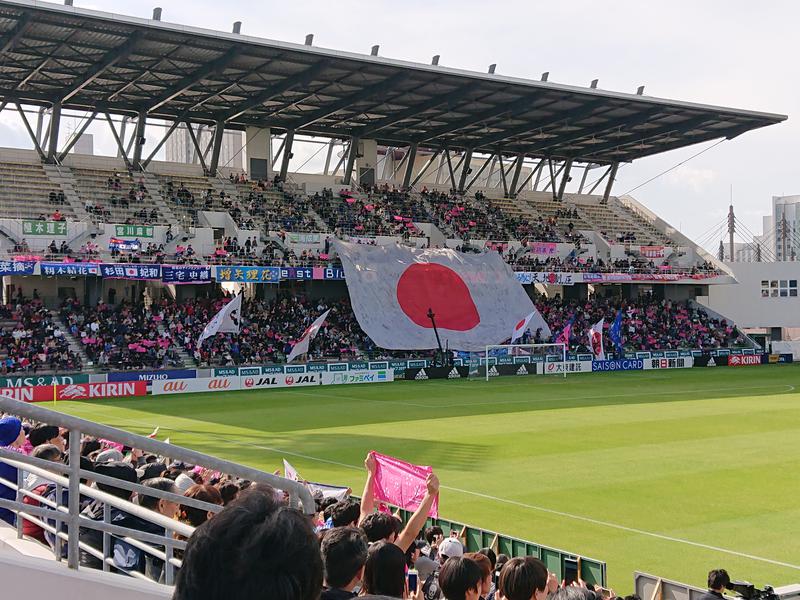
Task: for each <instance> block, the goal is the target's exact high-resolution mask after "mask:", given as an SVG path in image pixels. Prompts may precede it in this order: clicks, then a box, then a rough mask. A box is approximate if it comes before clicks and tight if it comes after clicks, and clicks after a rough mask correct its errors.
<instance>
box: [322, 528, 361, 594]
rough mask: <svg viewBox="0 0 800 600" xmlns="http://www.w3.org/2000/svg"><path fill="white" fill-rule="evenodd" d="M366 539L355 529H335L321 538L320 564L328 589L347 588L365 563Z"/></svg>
mask: <svg viewBox="0 0 800 600" xmlns="http://www.w3.org/2000/svg"><path fill="white" fill-rule="evenodd" d="M367 549H368V544H367V538H366V536H365V535H364V534H363V533H362V531H361V530H360V529H358V528H357V527H335V528H334V529H329V530H328V531H327V532H326V533H325V535H324V536H323V538H322V544H321V545H320V550H321V551H322V564H323V565H324V567H325V582H326V583H327V585H328V587H330V588H334V589H341V588H344V587H345V586H347V585H348V584H349V583H350V582H351V581H352V580H353V578H354V577H355V576H356V575H358V572H359V571H360V570H361V568H362V567H363V566H364V564H365V563H366V562H367Z"/></svg>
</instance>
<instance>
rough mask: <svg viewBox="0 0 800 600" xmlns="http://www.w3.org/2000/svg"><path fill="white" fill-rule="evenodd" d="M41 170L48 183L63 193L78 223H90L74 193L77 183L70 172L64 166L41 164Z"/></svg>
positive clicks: (89, 218)
mask: <svg viewBox="0 0 800 600" xmlns="http://www.w3.org/2000/svg"><path fill="white" fill-rule="evenodd" d="M42 168H43V169H44V172H45V174H46V175H47V179H49V180H50V183H52V184H53V185H54V186H57V187H58V188H60V189H61V190H62V191H63V192H64V197H65V198H66V199H67V203H68V204H69V206H70V208H71V209H72V210H73V212H74V213H75V216H76V217H77V219H78V221H91V216H90V215H89V213H87V212H86V207H85V206H84V203H83V202H82V201H81V198H80V196H79V195H78V192H77V191H76V190H77V189H78V182H77V181H75V176H74V175H73V173H72V170H71V169H70V168H69V167H65V166H64V165H48V164H43V165H42Z"/></svg>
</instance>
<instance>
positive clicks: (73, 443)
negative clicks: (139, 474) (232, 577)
mask: <svg viewBox="0 0 800 600" xmlns="http://www.w3.org/2000/svg"><path fill="white" fill-rule="evenodd" d="M0 412H2V413H6V414H10V415H15V416H17V417H21V418H25V419H28V420H31V421H36V422H41V423H47V424H49V425H55V426H59V427H63V428H65V429H67V430H69V452H68V458H69V461H68V464H63V463H58V462H50V461H45V460H41V459H38V458H35V457H32V456H26V455H24V454H20V453H18V452H14V451H12V450H9V449H7V448H0V462H2V463H5V464H7V465H9V466H11V467H14V468H16V469H17V479H16V481H9V480H7V479H4V478H0V485H3V486H5V487H7V488H10V489H11V490H13V491H14V493H15V499H14V500H8V499H2V498H0V507H1V508H5V509H7V510H10V511H11V512H13V513H14V514H15V515H16V517H17V535H18V537H20V538H21V537H22V536H23V529H24V523H25V522H28V523H32V524H34V525H36V526H38V527H40V528H41V529H42V530H43V531H44V532H45V534H46V537H47V534H49V538H50V540H52V549H53V551H54V555H55V558H56V560H59V561H60V560H63V559H64V558H66V561H67V565H68V566H69V567H70V568H73V569H77V568H78V567H79V565H80V563H81V554H83V556H84V559H85V562H86V559H88V560H89V561H90V562H95V563H96V564H97V563H99V564H101V565H102V568H103V569H104V570H106V571H109V570H111V569H114V570H116V571H118V572H120V573H126V574H128V575H130V576H132V577H136V578H143V579H152V578H153V574H150V576H148V575H145V574H143V573H141V572H139V571H138V570H136V569H131V568H128V567H126V565H125V564H123V562H124V561H120V560H119V557H120V552H121V553H122V554H123V555H124V554H125V553H127V552H129V551H131V549H132V552H133V553H134V554H136V553H138V552H141V553H144V554H145V556H146V559H147V561H148V564H150V563H152V564H153V565H155V567H154V570H153V571H154V573H155V574H156V578H157V579H162V580H163V581H164V582H165V583H166V584H167V585H171V584H172V583H173V582H174V577H175V569H176V568H179V567H180V564H181V563H180V559H179V557H178V556H176V553H180V552H181V551H182V550H183V549H185V547H186V542H185V541H184V540H185V539H188V538H189V537H190V536H191V534H192V533H193V531H194V529H193V528H192V527H190V526H188V525H186V524H184V523H181V522H179V521H176V520H173V519H170V518H168V517H166V516H164V515H161V514H159V513H157V512H155V511H152V510H150V509H148V508H145V507H143V506H139V505H137V504H134V503H132V502H129V501H127V500H124V499H122V498H118V497H116V496H114V495H112V494H108V493H106V492H104V491H102V490H100V489H96V488H94V487H90V486H88V485H86V484H84V483H81V480H85V481H94V482H97V483H100V484H105V485H106V486H111V487H114V488H121V489H123V490H127V491H128V492H132V493H135V494H137V496H138V497H139V498H141V497H144V496H149V497H154V498H158V499H164V500H167V501H170V502H174V503H177V504H182V505H185V506H190V507H194V508H199V509H202V510H206V511H211V512H218V511H220V510H221V509H222V507H220V506H217V505H214V504H208V503H205V502H201V501H198V500H195V499H192V498H185V497H183V496H180V495H177V494H173V493H170V492H165V491H161V490H157V489H152V488H149V487H146V486H143V485H140V484H136V483H129V482H126V481H122V480H119V479H114V478H112V477H108V476H105V475H102V474H99V473H93V472H89V471H85V470H82V469H81V468H80V447H81V440H82V436H84V435H88V436H92V437H95V438H100V439H106V440H110V441H112V442H115V443H119V444H123V445H124V446H128V447H131V448H136V449H139V450H142V451H143V452H147V453H151V454H155V455H157V456H160V457H169V459H171V460H177V461H181V462H183V463H186V464H192V465H199V466H202V467H205V468H207V469H210V470H213V471H219V472H220V473H224V474H226V475H230V476H233V477H238V478H241V479H246V480H249V481H251V482H252V483H253V484H267V485H270V486H272V487H273V488H276V489H280V490H283V491H284V492H286V493H288V494H289V505H290V506H297V507H298V508H301V509H302V511H303V512H304V513H305V514H307V515H313V514H314V513H315V503H314V499H313V498H312V496H311V493H310V492H309V490H308V489H307V488H306V487H305V486H303V485H302V484H301V483H298V482H295V481H291V480H288V479H284V478H282V477H278V476H276V475H272V474H269V473H265V472H263V471H260V470H258V469H254V468H251V467H247V466H244V465H239V464H236V463H233V462H230V461H227V460H223V459H220V458H216V457H213V456H209V455H206V454H202V453H200V452H196V451H194V450H189V449H187V448H182V447H180V446H175V445H172V444H167V443H165V442H160V441H158V440H154V439H150V438H146V437H142V436H139V435H136V434H133V433H129V432H126V431H122V430H119V429H116V428H113V427H108V426H106V425H101V424H98V423H93V422H91V421H86V420H84V419H79V418H77V417H72V416H69V415H64V414H61V413H58V412H55V411H52V410H49V409H46V408H43V407H41V406H35V405H31V404H25V403H22V402H19V401H16V400H11V399H9V398H2V397H0ZM27 473H30V474H32V475H34V476H36V477H38V478H39V481H45V482H48V486H47V487H46V488H45V493H44V494H45V495H42V494H39V493H36V492H35V491H34V490H35V489H38V487H39V486H37V488H34V489H28V488H26V486H25V481H24V475H25V474H27ZM25 498H28V499H29V501H31V500H32V501H34V502H35V503H37V504H38V506H36V505H32V504H29V503H26V502H24V500H25ZM86 502H96V503H99V504H98V510H99V509H100V508H99V507H100V506H101V505H102V520H100V519H92V518H89V517H88V516H86V515H83V514H81V507H82V503H86ZM120 512H121V513H125V514H127V515H130V516H132V517H135V518H137V519H140V520H141V521H145V522H146V523H148V524H149V525H150V527H148V529H150V530H151V531H150V532H145V531H139V530H136V529H131V528H129V527H123V526H121V525H118V524H114V522H113V517H114V515H117V514H119V513H120ZM153 528H156V529H158V528H160V529H163V531H164V533H163V534H157V533H152V529H153ZM86 531H96V532H100V533H101V534H102V544H101V545H100V546H99V547H95V546H92V545H91V544H89V543H87V542H85V541H84V540H81V539H80V535H81V532H84V533H85V532H86ZM65 546H66V548H65ZM90 557H91V558H90ZM92 558H93V559H94V561H91V559H92ZM159 565H163V566H159ZM159 573H163V578H162V577H161V575H159Z"/></svg>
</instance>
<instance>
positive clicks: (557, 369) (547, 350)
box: [476, 343, 567, 381]
mask: <svg viewBox="0 0 800 600" xmlns="http://www.w3.org/2000/svg"><path fill="white" fill-rule="evenodd" d="M539 364H542V365H543V368H542V370H541V372H542V373H543V374H545V375H551V374H552V375H556V374H557V375H562V374H563V376H564V377H566V376H567V369H566V368H565V367H566V364H567V345H566V344H563V343H560V344H502V345H490V346H486V352H485V353H484V355H483V356H482V357H480V359H479V364H478V369H477V373H476V374H479V375H482V376H483V377H484V378H485V379H486V381H489V378H491V377H496V376H498V375H535V374H536V372H537V365H539ZM548 365H550V367H549V368H548ZM523 371H524V372H523Z"/></svg>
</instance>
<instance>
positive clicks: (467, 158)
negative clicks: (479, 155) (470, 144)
mask: <svg viewBox="0 0 800 600" xmlns="http://www.w3.org/2000/svg"><path fill="white" fill-rule="evenodd" d="M471 164H472V148H467V150H466V152H464V166H463V167H462V169H461V176H460V177H459V178H458V188H457V190H458V193H459V194H463V193H464V184H466V183H467V175H469V174H470V172H471V171H472V168H470V165H471Z"/></svg>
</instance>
